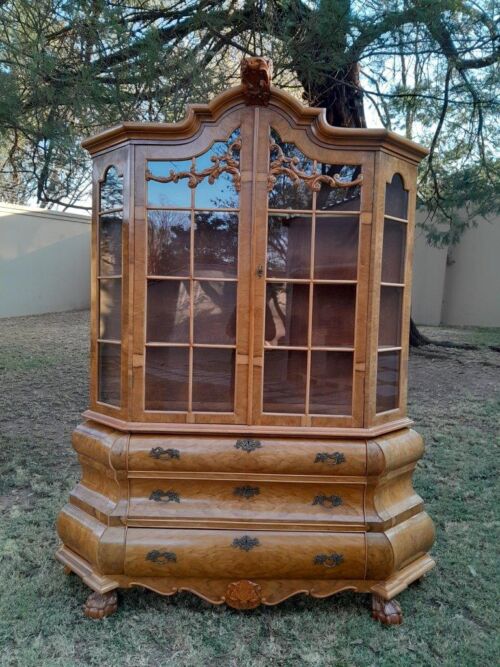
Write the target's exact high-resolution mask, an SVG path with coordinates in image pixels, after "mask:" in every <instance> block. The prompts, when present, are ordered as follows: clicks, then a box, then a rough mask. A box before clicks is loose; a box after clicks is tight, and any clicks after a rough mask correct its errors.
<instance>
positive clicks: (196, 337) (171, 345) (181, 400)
mask: <svg viewBox="0 0 500 667" xmlns="http://www.w3.org/2000/svg"><path fill="white" fill-rule="evenodd" d="M167 151H168V149H167V148H165V149H164V152H165V154H167ZM243 152H244V151H243V149H242V142H241V133H240V128H236V129H235V130H234V131H233V132H232V133H231V134H230V136H228V137H227V139H226V140H225V141H216V142H215V143H213V144H212V146H211V147H210V148H209V149H208V150H207V151H206V152H204V153H202V154H201V155H196V156H194V157H192V158H191V159H188V160H170V159H167V158H165V159H149V160H147V162H146V165H147V166H146V199H147V202H146V212H147V220H146V228H147V247H146V251H145V252H146V255H147V257H146V265H147V266H146V276H145V278H146V288H145V290H146V295H145V296H146V298H145V301H146V314H145V320H146V323H145V369H144V370H145V372H144V408H145V411H146V413H150V414H152V413H154V418H155V419H158V420H162V414H163V413H164V419H165V420H167V421H168V417H169V415H170V416H171V415H172V413H181V414H183V415H184V417H185V421H188V422H189V421H195V422H196V421H224V415H226V417H227V418H228V419H226V421H227V420H229V421H231V417H230V416H231V415H233V416H234V414H235V413H236V412H237V406H236V392H235V388H236V384H237V377H236V376H237V366H236V361H237V353H238V338H237V333H238V327H239V326H240V325H239V322H238V318H237V312H238V300H239V298H240V297H239V292H240V290H239V287H240V282H241V280H242V279H243V280H244V278H242V275H243V274H244V273H245V271H248V270H249V267H248V266H243V267H241V266H240V258H239V248H240V240H239V239H240V232H241V216H240V210H241V209H240V154H242V153H243ZM213 413H215V415H216V417H214V418H213V419H212V418H210V416H209V415H210V414H213ZM203 415H205V417H203Z"/></svg>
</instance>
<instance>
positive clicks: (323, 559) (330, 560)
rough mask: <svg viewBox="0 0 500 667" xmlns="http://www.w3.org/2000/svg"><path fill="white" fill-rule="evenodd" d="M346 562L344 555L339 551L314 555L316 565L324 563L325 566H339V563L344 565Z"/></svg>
mask: <svg viewBox="0 0 500 667" xmlns="http://www.w3.org/2000/svg"><path fill="white" fill-rule="evenodd" d="M343 562H344V556H343V555H342V554H338V553H335V552H333V553H331V554H318V555H317V556H314V564H315V565H324V566H325V567H337V565H342V563H343Z"/></svg>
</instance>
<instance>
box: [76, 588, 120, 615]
mask: <svg viewBox="0 0 500 667" xmlns="http://www.w3.org/2000/svg"><path fill="white" fill-rule="evenodd" d="M117 609H118V595H117V594H116V591H109V593H102V594H101V593H91V594H90V595H89V596H88V598H87V600H86V602H85V604H84V605H83V613H84V614H85V616H86V617H87V618H106V616H111V614H114V613H115V611H116V610H117Z"/></svg>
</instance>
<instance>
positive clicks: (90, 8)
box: [0, 0, 499, 244]
mask: <svg viewBox="0 0 500 667" xmlns="http://www.w3.org/2000/svg"><path fill="white" fill-rule="evenodd" d="M495 14H496V8H495V0H482V1H481V2H480V3H478V2H475V1H473V0H418V1H417V0H416V1H411V2H410V1H408V0H244V1H242V2H237V3H235V2H233V1H232V0H222V1H221V0H195V1H193V0H169V1H168V2H161V3H160V2H157V1H156V0H38V1H37V2H36V3H34V2H33V1H32V0H7V1H6V2H4V3H2V4H0V19H1V23H0V90H1V95H0V191H1V192H2V198H3V199H9V200H11V201H15V202H20V203H22V202H26V201H28V200H32V199H33V198H35V199H36V200H37V201H38V202H39V204H41V205H43V206H47V205H48V206H51V205H54V204H63V205H67V204H75V202H78V201H79V200H82V199H85V198H86V197H87V196H88V190H89V173H90V170H89V165H88V159H87V156H86V155H85V154H84V152H83V151H82V149H81V148H80V146H79V144H80V141H81V140H82V139H83V138H84V137H86V136H88V135H89V134H92V133H94V132H96V131H97V130H99V129H102V128H104V127H108V126H110V125H113V124H116V123H117V122H120V121H122V120H147V121H163V120H165V121H174V120H179V119H180V118H182V117H183V116H184V112H185V107H186V105H187V104H188V103H189V102H191V101H203V100H205V99H207V98H209V97H212V96H213V95H215V94H216V93H218V92H220V91H221V90H223V89H224V88H225V87H226V86H227V85H228V84H231V83H234V82H235V81H236V80H237V76H238V66H239V60H240V58H241V56H242V55H244V54H252V55H255V54H256V55H266V56H271V57H272V58H273V60H274V66H275V67H274V69H275V82H276V83H277V84H278V85H281V86H282V87H284V88H287V89H288V90H290V91H291V92H292V93H294V94H297V95H302V97H303V98H304V100H305V101H306V102H307V103H310V104H315V105H319V106H326V107H327V117H328V119H329V120H330V122H332V123H334V124H340V125H345V126H359V125H363V124H364V122H365V121H364V112H363V100H364V102H365V106H366V105H367V106H368V107H369V108H371V109H372V111H374V112H375V113H377V114H378V116H379V119H380V121H381V123H382V124H383V125H384V126H385V127H387V128H389V129H393V130H396V131H399V132H403V133H404V134H405V135H406V136H407V137H408V138H411V139H415V140H417V141H420V142H422V143H424V144H426V145H428V146H430V148H431V155H430V158H429V159H428V160H427V161H426V162H424V164H423V167H422V170H421V177H420V181H421V182H420V190H421V201H422V204H424V205H425V206H426V207H427V208H428V209H430V211H431V215H430V216H429V218H428V221H427V222H426V223H424V227H425V230H426V233H427V236H428V239H429V241H430V242H432V243H436V244H448V243H456V242H457V241H458V239H459V238H460V235H461V233H462V232H463V230H464V229H466V228H467V227H468V226H470V225H471V224H473V222H472V217H470V215H469V213H468V211H470V212H471V214H474V215H475V214H476V213H479V214H481V215H489V214H491V213H494V212H497V211H498V201H497V198H495V197H492V196H491V193H492V191H494V190H495V189H496V188H497V187H498V168H497V165H496V163H495V153H494V146H495V143H496V142H498V130H497V127H496V124H495V118H496V112H497V110H498V99H497V89H498V54H499V51H498V35H497V32H496V24H495ZM496 145H498V144H496ZM478 188H480V191H478ZM479 200H480V201H479ZM465 202H467V204H465ZM458 212H460V215H459V214H458Z"/></svg>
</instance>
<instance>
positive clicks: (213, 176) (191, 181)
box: [146, 138, 241, 192]
mask: <svg viewBox="0 0 500 667" xmlns="http://www.w3.org/2000/svg"><path fill="white" fill-rule="evenodd" d="M240 150H241V139H240V138H238V139H235V141H233V142H231V143H230V144H229V146H228V148H227V151H226V152H225V153H224V154H223V155H212V156H211V158H210V160H211V161H212V162H213V166H210V167H207V168H206V169H203V170H202V171H196V166H195V165H194V164H193V165H192V166H191V168H190V169H189V171H174V170H173V169H172V170H170V172H169V174H168V176H158V175H155V174H153V173H152V172H151V171H150V170H149V169H147V170H146V180H147V181H157V182H158V183H178V182H179V181H180V180H181V179H183V178H187V179H188V185H189V187H190V188H195V187H196V186H197V185H198V184H199V183H201V182H202V181H203V180H204V179H205V178H206V179H207V181H208V182H209V183H210V185H213V184H214V183H215V181H216V180H217V179H218V178H219V176H220V175H221V174H229V175H230V177H231V179H232V181H233V185H234V188H235V190H236V191H237V192H239V191H240V187H241V173H240V158H239V152H240Z"/></svg>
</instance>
